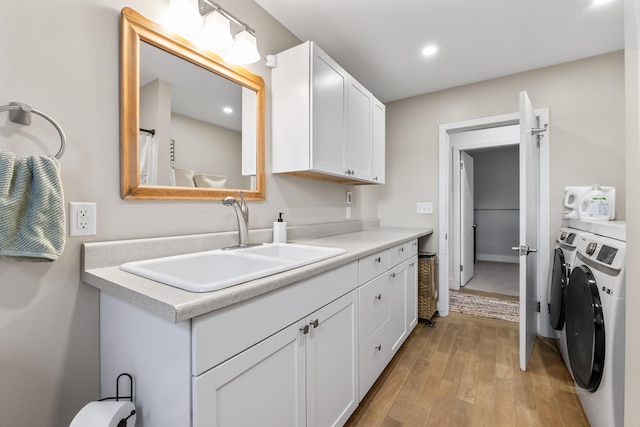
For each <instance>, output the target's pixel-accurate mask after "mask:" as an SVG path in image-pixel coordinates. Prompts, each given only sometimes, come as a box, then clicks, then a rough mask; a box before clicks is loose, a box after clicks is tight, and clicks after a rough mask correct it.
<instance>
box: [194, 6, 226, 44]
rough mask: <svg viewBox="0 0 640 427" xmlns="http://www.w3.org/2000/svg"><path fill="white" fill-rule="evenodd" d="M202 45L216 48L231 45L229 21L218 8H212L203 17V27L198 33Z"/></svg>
mask: <svg viewBox="0 0 640 427" xmlns="http://www.w3.org/2000/svg"><path fill="white" fill-rule="evenodd" d="M199 44H200V45H202V47H205V48H208V49H211V50H218V49H227V48H229V47H231V45H233V37H231V22H230V21H229V19H228V18H227V17H226V16H224V15H223V14H221V13H220V12H219V11H218V10H214V11H213V12H211V13H210V14H209V15H207V16H206V17H205V18H204V28H203V29H202V33H201V34H200V43H199Z"/></svg>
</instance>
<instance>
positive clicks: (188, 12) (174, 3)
mask: <svg viewBox="0 0 640 427" xmlns="http://www.w3.org/2000/svg"><path fill="white" fill-rule="evenodd" d="M165 25H166V26H167V27H168V28H169V29H171V30H172V31H175V32H176V33H180V34H183V35H192V34H195V33H197V32H198V31H199V30H200V28H202V17H201V16H200V13H199V11H198V3H197V0H170V2H169V9H167V14H166V16H165Z"/></svg>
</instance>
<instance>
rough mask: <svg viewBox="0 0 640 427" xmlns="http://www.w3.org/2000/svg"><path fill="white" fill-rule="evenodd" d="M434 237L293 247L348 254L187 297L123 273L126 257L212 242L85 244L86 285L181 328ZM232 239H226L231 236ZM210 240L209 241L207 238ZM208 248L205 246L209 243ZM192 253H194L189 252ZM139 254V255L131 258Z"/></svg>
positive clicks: (413, 231)
mask: <svg viewBox="0 0 640 427" xmlns="http://www.w3.org/2000/svg"><path fill="white" fill-rule="evenodd" d="M431 233H433V230H432V229H429V228H424V229H418V228H390V227H381V228H375V229H369V230H363V231H355V232H350V233H345V234H339V235H332V236H328V237H320V238H313V239H301V240H296V241H290V242H289V243H299V244H304V245H313V246H327V247H339V248H343V249H345V250H346V251H347V252H346V253H345V254H342V255H338V256H336V257H333V258H329V259H326V260H323V261H319V262H316V263H313V264H309V265H306V266H303V267H300V268H295V269H293V270H289V271H285V272H282V273H278V274H274V275H272V276H268V277H264V278H261V279H257V280H252V281H250V282H246V283H242V284H239V285H235V286H231V287H229V288H225V289H220V290H217V291H213V292H202V293H195V292H188V291H184V290H182V289H178V288H174V287H172V286H168V285H164V284H162V283H159V282H155V281H153V280H149V279H145V278H143V277H139V276H136V275H134V274H131V273H127V272H125V271H122V270H120V267H119V266H120V264H122V263H123V262H126V261H130V260H134V259H128V258H127V256H128V254H131V257H132V258H134V257H135V259H141V258H140V255H139V253H141V252H140V251H141V248H162V251H163V252H162V253H149V252H142V253H145V254H148V256H147V258H156V257H159V256H166V255H168V254H175V253H185V252H198V251H203V250H208V249H214V248H213V247H211V246H209V247H207V245H211V237H208V239H204V238H203V237H202V236H180V237H164V238H153V239H139V240H129V241H126V240H125V241H118V242H94V243H85V244H83V248H82V260H83V271H82V279H83V280H84V281H85V282H86V283H88V284H90V285H92V286H95V287H96V288H98V289H100V290H101V291H102V292H105V293H107V294H109V295H112V296H114V297H116V298H119V299H121V300H123V301H125V302H128V303H130V304H133V305H135V306H137V307H139V308H142V309H144V310H146V311H148V312H150V313H153V314H155V315H157V316H159V317H161V318H163V319H166V320H168V321H171V322H180V321H183V320H188V319H191V318H193V317H196V316H200V315H203V314H206V313H209V312H211V311H214V310H219V309H221V308H224V307H227V306H229V305H232V304H236V303H238V302H241V301H244V300H247V299H249V298H253V297H256V296H258V295H262V294H264V293H267V292H270V291H272V290H274V289H278V288H281V287H283V286H287V285H290V284H292V283H295V282H298V281H300V280H304V279H306V278H309V277H312V276H315V275H317V274H320V273H323V272H325V271H328V270H331V269H334V268H336V267H339V266H341V265H344V264H347V263H350V262H353V261H356V260H358V259H359V258H362V257H364V256H367V255H370V254H372V253H375V252H377V251H380V250H382V249H385V248H388V247H391V246H394V245H397V244H401V243H404V242H407V241H409V240H413V239H416V238H419V237H423V236H427V235H429V234H431ZM228 234H229V233H224V235H225V236H226V235H228ZM209 236H210V235H209ZM205 242H206V243H205ZM187 247H191V248H192V250H190V251H189V250H185V248H187ZM133 254H135V255H133Z"/></svg>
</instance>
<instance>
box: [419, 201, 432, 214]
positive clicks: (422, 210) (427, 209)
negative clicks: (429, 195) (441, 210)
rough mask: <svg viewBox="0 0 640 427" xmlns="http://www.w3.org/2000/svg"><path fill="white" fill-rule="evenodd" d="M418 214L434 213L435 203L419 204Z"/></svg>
mask: <svg viewBox="0 0 640 427" xmlns="http://www.w3.org/2000/svg"><path fill="white" fill-rule="evenodd" d="M416 213H419V214H430V213H433V203H431V202H418V203H417V204H416Z"/></svg>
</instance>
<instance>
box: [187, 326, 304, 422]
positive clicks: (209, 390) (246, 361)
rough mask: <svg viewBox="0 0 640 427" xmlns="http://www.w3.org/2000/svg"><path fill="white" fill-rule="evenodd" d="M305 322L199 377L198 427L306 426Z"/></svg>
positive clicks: (195, 414) (196, 394) (196, 388)
mask: <svg viewBox="0 0 640 427" xmlns="http://www.w3.org/2000/svg"><path fill="white" fill-rule="evenodd" d="M303 326H304V322H302V321H300V322H298V323H295V324H293V325H291V326H289V327H287V328H285V329H284V330H282V331H280V332H278V333H277V334H275V335H273V336H271V337H269V338H267V339H266V340H264V341H262V342H260V343H258V344H256V345H254V346H253V347H251V348H249V349H248V350H245V351H244V352H242V353H240V354H239V355H237V356H235V357H233V358H231V359H229V360H228V361H226V362H224V363H222V364H220V365H218V366H217V367H215V368H213V369H211V370H209V371H207V372H205V373H204V374H202V375H199V376H197V377H195V380H194V386H193V395H194V396H193V397H194V408H193V425H194V427H236V426H300V427H302V426H304V425H305V340H304V335H303V334H302V332H301V328H302V327H303Z"/></svg>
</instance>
